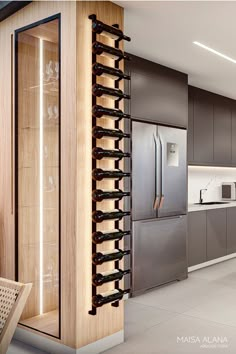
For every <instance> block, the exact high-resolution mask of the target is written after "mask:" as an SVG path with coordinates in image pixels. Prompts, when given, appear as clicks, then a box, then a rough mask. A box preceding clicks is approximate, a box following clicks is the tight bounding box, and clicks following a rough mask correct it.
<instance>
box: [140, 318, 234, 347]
mask: <svg viewBox="0 0 236 354" xmlns="http://www.w3.org/2000/svg"><path fill="white" fill-rule="evenodd" d="M215 338H216V340H218V338H219V339H220V343H217V345H215V347H214V348H212V347H210V345H209V342H210V343H212V344H216V343H214V341H215ZM136 340H137V343H136V353H140V354H144V353H157V354H164V353H166V354H175V353H176V354H177V353H178V354H180V353H181V354H182V353H188V354H189V353H191V354H200V353H209V352H211V351H214V353H216V352H217V351H218V352H219V353H221V354H223V353H224V352H225V353H227V354H228V353H230V354H231V353H235V352H236V336H235V330H234V328H233V327H229V326H224V325H220V324H215V323H211V322H209V321H206V320H201V319H198V318H191V317H189V316H186V315H179V316H177V317H175V318H172V319H170V320H169V321H167V322H164V323H162V324H160V325H157V326H154V327H152V328H150V329H149V330H147V331H146V332H145V333H144V335H143V336H142V338H136ZM222 342H223V344H224V345H226V347H222ZM204 344H205V345H207V347H206V348H204V347H202V345H204Z"/></svg>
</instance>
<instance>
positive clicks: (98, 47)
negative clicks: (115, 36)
mask: <svg viewBox="0 0 236 354" xmlns="http://www.w3.org/2000/svg"><path fill="white" fill-rule="evenodd" d="M92 50H93V53H94V54H97V55H103V56H107V57H109V58H111V59H113V60H117V59H127V60H130V57H129V56H128V55H126V54H125V53H124V52H122V50H120V49H117V48H113V47H110V46H109V45H106V44H103V43H101V42H98V41H96V42H94V43H93V48H92Z"/></svg>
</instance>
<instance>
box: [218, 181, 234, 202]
mask: <svg viewBox="0 0 236 354" xmlns="http://www.w3.org/2000/svg"><path fill="white" fill-rule="evenodd" d="M221 197H222V199H224V200H236V182H224V183H222V186H221Z"/></svg>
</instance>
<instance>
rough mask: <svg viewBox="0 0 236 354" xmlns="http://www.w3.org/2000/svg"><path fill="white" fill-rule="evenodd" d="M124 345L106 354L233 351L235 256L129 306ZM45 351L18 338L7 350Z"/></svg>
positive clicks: (232, 353) (30, 353) (11, 352)
mask: <svg viewBox="0 0 236 354" xmlns="http://www.w3.org/2000/svg"><path fill="white" fill-rule="evenodd" d="M125 312H126V313H125V343H123V344H121V345H119V346H117V347H115V348H113V349H110V350H108V351H106V352H105V353H104V354H121V353H122V354H123V353H124V354H182V353H183V354H184V353H187V354H190V353H191V354H200V353H212V352H214V354H224V353H225V354H228V353H229V354H235V353H236V259H232V260H229V261H226V262H224V263H220V264H217V265H214V266H211V267H208V268H205V269H202V270H198V271H195V272H193V273H190V274H189V278H188V279H187V280H184V281H181V282H176V283H174V284H171V285H169V286H165V287H163V288H160V289H158V290H153V291H150V292H148V293H146V294H145V295H142V296H139V297H136V298H133V299H129V300H128V301H126V304H125ZM33 353H35V354H44V353H42V352H39V351H37V350H33V349H32V348H27V347H24V348H20V347H19V343H16V342H14V343H13V344H12V345H11V346H10V349H9V351H8V353H7V354H33Z"/></svg>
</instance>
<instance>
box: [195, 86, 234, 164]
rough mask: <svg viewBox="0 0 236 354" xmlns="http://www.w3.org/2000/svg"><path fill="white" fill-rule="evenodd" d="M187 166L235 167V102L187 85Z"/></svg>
mask: <svg viewBox="0 0 236 354" xmlns="http://www.w3.org/2000/svg"><path fill="white" fill-rule="evenodd" d="M188 163H189V164H190V165H209V166H236V101H234V100H232V99H229V98H226V97H223V96H220V95H217V94H214V93H211V92H208V91H205V90H202V89H199V88H196V87H193V86H189V122H188Z"/></svg>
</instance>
